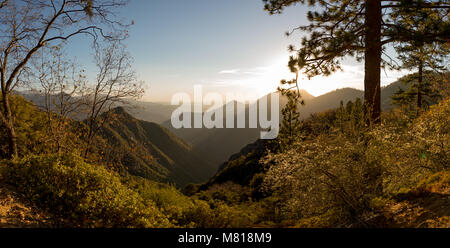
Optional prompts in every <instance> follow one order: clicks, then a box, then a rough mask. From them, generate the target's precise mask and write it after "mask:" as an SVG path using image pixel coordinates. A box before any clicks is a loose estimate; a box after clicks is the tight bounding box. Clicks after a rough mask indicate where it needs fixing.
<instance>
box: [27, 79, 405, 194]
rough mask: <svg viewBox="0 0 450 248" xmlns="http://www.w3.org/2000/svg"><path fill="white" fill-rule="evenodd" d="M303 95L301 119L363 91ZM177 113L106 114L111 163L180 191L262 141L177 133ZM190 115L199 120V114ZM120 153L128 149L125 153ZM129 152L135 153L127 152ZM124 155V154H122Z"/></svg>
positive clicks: (153, 109) (140, 107)
mask: <svg viewBox="0 0 450 248" xmlns="http://www.w3.org/2000/svg"><path fill="white" fill-rule="evenodd" d="M399 87H403V86H402V84H401V83H400V82H395V83H393V84H391V85H389V86H387V87H383V88H382V91H381V95H382V100H381V101H382V108H383V109H385V110H386V109H389V108H391V107H392V106H391V105H390V97H391V96H392V95H393V94H394V93H395V91H397V89H398V88H399ZM301 94H302V97H303V99H304V101H305V105H304V106H301V107H299V110H300V114H301V117H302V118H303V119H306V118H308V117H309V116H310V115H311V114H313V113H319V112H323V111H325V110H329V109H334V108H337V107H339V104H340V102H341V101H343V102H344V103H346V102H348V101H354V100H355V99H356V98H361V99H363V97H364V92H363V91H361V90H357V89H352V88H344V89H339V90H335V91H332V92H329V93H326V94H324V95H321V96H318V97H314V96H312V95H311V94H309V93H308V92H306V91H304V90H302V91H301ZM22 95H24V97H25V98H27V99H29V100H31V101H33V102H35V104H37V105H38V106H39V105H40V104H42V101H43V96H42V95H39V94H29V93H27V94H25V93H22ZM286 103H287V99H286V98H283V97H282V98H281V99H280V113H281V109H282V107H283V106H284V105H285V104H286ZM231 105H234V106H235V108H236V109H237V105H243V104H242V103H239V102H230V103H228V104H226V105H224V106H223V108H224V110H225V109H226V107H227V106H228V107H229V106H231ZM177 107H178V106H172V105H169V104H161V103H151V102H138V101H130V102H129V104H128V105H126V106H123V107H119V108H116V109H114V110H113V111H111V112H110V113H108V114H112V115H115V117H116V118H113V119H114V120H115V121H114V122H111V123H107V125H106V126H105V128H104V130H103V131H102V137H103V138H104V139H105V142H107V143H109V144H115V149H116V150H117V152H116V153H117V154H116V156H117V158H115V159H117V160H120V161H121V162H123V164H125V165H126V166H127V167H128V169H129V171H130V172H132V173H133V174H136V175H140V176H143V177H147V178H151V179H156V180H158V181H164V180H172V181H173V182H176V183H177V184H179V185H185V184H186V183H191V182H199V181H202V180H207V179H209V177H210V176H212V175H213V174H214V173H215V172H216V171H217V169H218V168H219V166H220V165H221V164H222V163H223V162H225V161H227V160H228V159H229V157H230V156H231V155H233V154H236V153H238V152H239V151H240V150H241V149H242V148H243V147H245V146H246V145H248V144H251V143H254V142H255V141H256V140H258V139H259V138H260V132H261V131H262V130H261V129H259V128H257V129H251V128H248V127H246V128H242V129H238V128H232V129H227V128H223V129H206V128H201V129H194V128H182V129H175V128H173V127H172V124H171V121H170V118H171V115H172V112H173V111H174V110H175V109H176V108H177ZM244 108H245V109H246V113H247V116H246V123H248V111H247V110H248V108H249V105H246V106H244ZM128 113H129V114H128ZM224 113H225V111H224ZM193 115H202V113H195V114H193ZM193 117H194V116H193ZM235 117H236V115H235ZM80 118H81V119H82V117H81V116H80V117H78V118H77V119H80ZM235 120H236V118H235ZM124 147H127V149H123V148H124ZM131 147H133V148H134V149H135V151H131V150H129V149H128V148H131ZM122 152H125V153H126V154H121V153H122ZM118 154H120V156H119V155H118ZM148 155H150V156H148ZM206 161H207V162H206Z"/></svg>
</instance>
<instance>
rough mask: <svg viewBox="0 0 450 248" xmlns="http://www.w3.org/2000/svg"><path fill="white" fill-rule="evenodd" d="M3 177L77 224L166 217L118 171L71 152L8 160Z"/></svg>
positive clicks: (147, 223) (154, 221)
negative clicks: (84, 159) (121, 177)
mask: <svg viewBox="0 0 450 248" xmlns="http://www.w3.org/2000/svg"><path fill="white" fill-rule="evenodd" d="M8 165H9V166H8V167H7V168H6V170H5V171H4V172H3V174H4V178H5V179H6V181H7V182H8V183H10V184H13V185H15V186H16V187H17V188H18V189H19V191H20V192H22V193H23V194H24V195H25V196H26V197H28V198H29V199H30V200H32V201H34V202H36V203H37V204H38V205H40V206H41V207H43V208H47V209H48V210H49V212H51V213H52V214H54V215H55V216H56V217H61V218H64V219H66V220H69V221H70V222H73V223H74V225H75V226H78V227H127V228H128V227H161V226H166V225H167V224H168V221H167V219H166V218H165V217H164V216H163V214H162V213H161V212H160V211H159V210H158V209H157V208H156V207H155V204H154V203H153V202H151V201H144V199H142V197H140V196H139V195H138V193H136V192H135V191H133V190H131V189H129V188H127V187H126V186H125V185H123V184H122V183H121V181H120V179H119V177H118V175H116V174H114V173H111V172H109V171H107V170H106V169H105V168H103V167H100V166H94V165H90V164H87V163H85V162H83V160H82V159H80V158H79V157H77V156H74V155H59V154H54V155H46V156H29V157H26V158H23V159H21V160H17V161H13V162H8Z"/></svg>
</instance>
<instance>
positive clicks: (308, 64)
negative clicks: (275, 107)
mask: <svg viewBox="0 0 450 248" xmlns="http://www.w3.org/2000/svg"><path fill="white" fill-rule="evenodd" d="M263 1H264V3H265V9H266V10H267V11H268V12H269V13H270V14H279V13H282V12H283V10H284V8H285V7H288V6H291V5H296V4H305V3H307V4H309V5H310V6H312V7H315V8H316V9H320V12H319V11H310V12H308V15H307V17H308V20H309V21H310V24H309V25H307V26H300V27H298V28H295V29H294V30H293V31H292V32H288V34H292V33H293V32H294V31H296V30H300V31H306V32H308V33H309V36H307V37H304V38H303V40H302V42H301V45H302V46H301V48H299V49H296V48H295V47H294V46H291V47H290V50H291V51H295V52H296V53H297V56H296V57H295V58H292V57H291V59H294V60H295V61H296V62H297V63H298V65H299V67H301V68H302V69H303V72H304V73H305V74H306V75H308V76H309V77H313V76H317V75H325V76H328V75H330V74H331V73H333V72H335V71H337V70H340V69H341V67H340V62H341V59H342V58H344V57H346V56H351V57H355V58H356V59H357V60H358V61H361V60H364V61H365V77H364V91H365V94H364V99H365V104H364V105H365V115H366V116H367V118H366V120H367V121H368V122H369V124H370V123H378V122H380V121H381V119H380V115H381V92H380V90H381V88H380V74H381V68H382V67H384V66H390V65H391V64H390V61H389V59H383V54H385V55H386V56H385V57H388V55H387V54H386V53H385V47H386V45H387V44H390V43H392V42H408V41H411V40H418V39H420V40H422V41H423V42H424V43H432V42H434V41H438V40H439V41H448V33H450V28H449V26H450V25H449V21H448V17H449V15H448V13H449V9H450V4H449V3H448V1H432V0H429V1H426V0H392V1H391V0H365V1H362V0H308V1H307V0H263ZM423 9H427V10H428V11H429V12H430V13H431V14H429V15H428V16H427V19H426V23H424V26H425V28H424V29H422V30H421V31H420V32H417V30H412V29H410V28H408V25H404V23H397V22H395V18H393V17H391V15H398V16H400V15H402V14H403V13H408V14H409V15H412V14H414V13H417V12H420V11H421V10H423ZM394 17H395V16H394Z"/></svg>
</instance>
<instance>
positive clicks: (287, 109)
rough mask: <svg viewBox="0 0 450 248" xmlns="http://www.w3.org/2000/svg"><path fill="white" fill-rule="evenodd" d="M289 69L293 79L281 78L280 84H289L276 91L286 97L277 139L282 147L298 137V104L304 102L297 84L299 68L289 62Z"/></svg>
mask: <svg viewBox="0 0 450 248" xmlns="http://www.w3.org/2000/svg"><path fill="white" fill-rule="evenodd" d="M291 61H292V60H291ZM289 69H290V70H291V72H292V73H295V79H292V80H291V81H287V80H284V79H283V80H281V82H280V84H281V85H282V86H283V85H290V86H289V87H287V88H284V87H278V91H280V92H281V94H282V95H283V96H285V97H287V99H288V102H287V104H286V106H284V107H283V109H282V111H281V113H282V115H283V120H282V122H281V128H280V135H279V138H278V140H279V141H280V145H281V147H282V148H284V147H289V146H290V145H291V144H292V143H293V142H294V141H295V140H296V139H297V138H298V136H299V132H300V128H301V119H300V112H299V109H298V108H299V106H300V105H304V104H305V102H304V101H303V100H302V96H301V94H300V88H299V84H298V73H299V68H298V66H297V64H295V63H289ZM292 85H293V86H292Z"/></svg>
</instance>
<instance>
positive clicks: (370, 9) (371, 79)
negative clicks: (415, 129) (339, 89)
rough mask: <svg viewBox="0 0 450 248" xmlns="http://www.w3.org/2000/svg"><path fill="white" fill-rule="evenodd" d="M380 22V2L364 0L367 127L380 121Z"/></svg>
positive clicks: (377, 0)
mask: <svg viewBox="0 0 450 248" xmlns="http://www.w3.org/2000/svg"><path fill="white" fill-rule="evenodd" d="M381 22H382V15H381V1H379V0H366V13H365V23H366V37H365V68H364V70H365V77H364V101H365V114H366V121H367V123H368V124H369V125H370V124H376V123H379V122H380V121H381V118H380V115H381V92H380V90H381V88H380V75H381V67H380V66H381V48H382V46H381Z"/></svg>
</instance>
